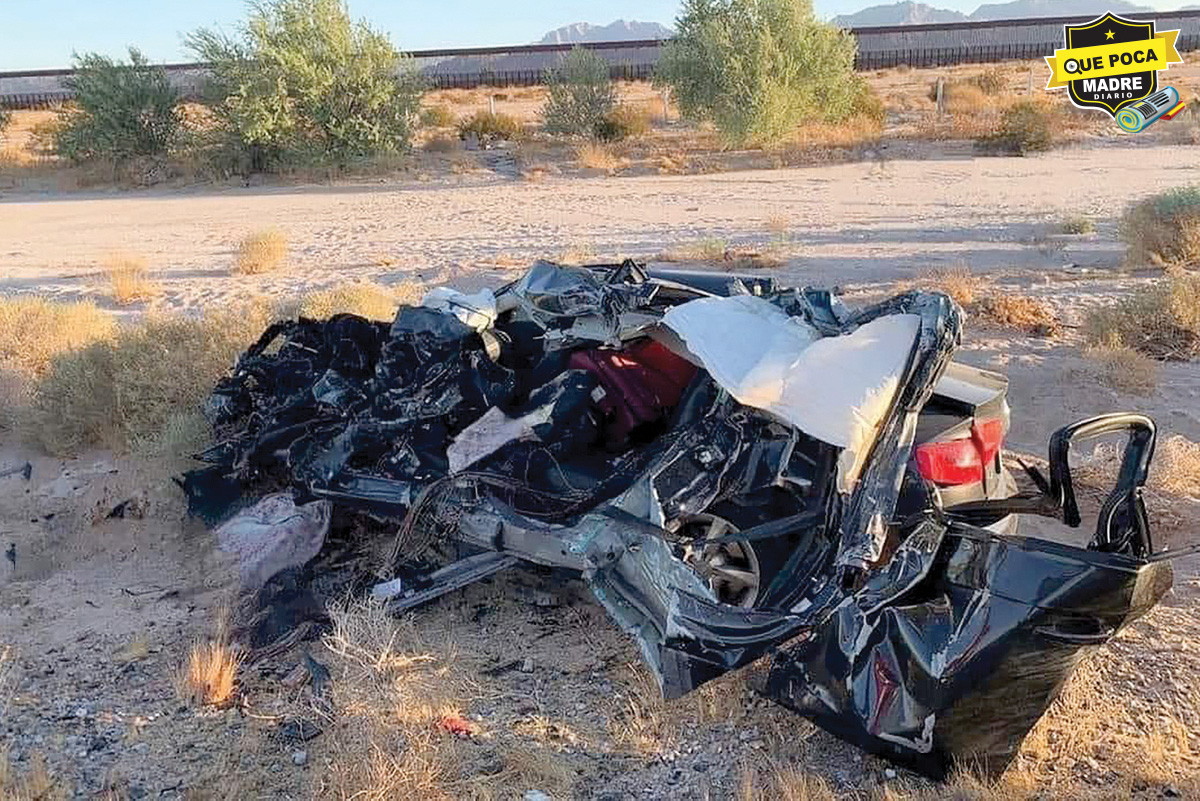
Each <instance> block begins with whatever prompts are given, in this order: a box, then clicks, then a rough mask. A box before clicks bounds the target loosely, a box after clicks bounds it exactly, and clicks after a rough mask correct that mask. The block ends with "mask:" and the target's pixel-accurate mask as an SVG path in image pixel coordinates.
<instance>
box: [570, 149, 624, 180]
mask: <svg viewBox="0 0 1200 801" xmlns="http://www.w3.org/2000/svg"><path fill="white" fill-rule="evenodd" d="M575 161H576V162H578V164H579V166H580V167H583V168H584V169H586V170H604V171H605V172H610V173H611V172H614V171H616V170H619V169H621V168H622V167H624V166H626V164H627V162H626V161H625V159H622V158H621V157H620V156H618V155H617V154H616V151H614V150H613V148H612V146H611V145H606V144H604V143H603V142H583V143H582V144H580V145H578V146H577V147H576V148H575Z"/></svg>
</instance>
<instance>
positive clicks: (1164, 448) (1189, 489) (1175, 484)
mask: <svg viewBox="0 0 1200 801" xmlns="http://www.w3.org/2000/svg"><path fill="white" fill-rule="evenodd" d="M1156 457H1157V458H1156V459H1155V462H1154V467H1153V468H1151V476H1152V478H1153V479H1154V482H1153V483H1154V484H1155V486H1156V487H1159V488H1161V489H1163V490H1165V491H1166V492H1170V493H1173V494H1175V495H1187V496H1189V497H1192V498H1200V442H1191V441H1190V440H1187V439H1184V438H1183V437H1181V436H1174V437H1171V438H1170V439H1168V440H1166V441H1165V442H1160V443H1159V447H1158V451H1157V453H1156Z"/></svg>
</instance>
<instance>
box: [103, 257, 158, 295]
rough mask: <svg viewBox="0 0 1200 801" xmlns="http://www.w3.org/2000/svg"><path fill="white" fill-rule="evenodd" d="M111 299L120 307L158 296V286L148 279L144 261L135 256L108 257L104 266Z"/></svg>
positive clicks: (148, 273)
mask: <svg viewBox="0 0 1200 801" xmlns="http://www.w3.org/2000/svg"><path fill="white" fill-rule="evenodd" d="M104 274H105V275H106V276H107V278H108V284H109V290H110V291H111V293H112V298H113V300H115V301H116V302H117V303H119V304H120V305H122V306H126V305H128V304H130V303H137V302H138V301H143V300H149V299H150V298H152V297H154V296H155V295H156V294H158V285H157V284H155V283H154V281H152V280H151V279H150V270H149V268H148V267H147V266H146V260H145V259H142V258H138V257H136V256H116V255H114V256H110V257H109V258H108V259H107V260H106V261H105V264H104Z"/></svg>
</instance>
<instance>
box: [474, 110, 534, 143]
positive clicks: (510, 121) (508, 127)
mask: <svg viewBox="0 0 1200 801" xmlns="http://www.w3.org/2000/svg"><path fill="white" fill-rule="evenodd" d="M523 131H524V129H523V128H522V127H521V123H520V121H518V120H517V118H516V117H512V116H510V115H508V114H504V113H501V112H499V111H497V112H496V113H494V114H493V113H492V112H490V111H477V112H475V113H474V114H472V115H471V116H470V117H467V118H466V119H465V120H462V121H461V122H459V124H458V136H459V138H460V139H467V138H468V137H470V136H471V134H474V135H475V136H476V137H477V138H478V139H479V141H480V142H489V141H493V140H496V139H506V140H507V139H518V138H520V136H521V134H522V133H523Z"/></svg>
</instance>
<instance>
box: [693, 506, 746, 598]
mask: <svg viewBox="0 0 1200 801" xmlns="http://www.w3.org/2000/svg"><path fill="white" fill-rule="evenodd" d="M740 530H741V529H739V528H738V527H737V526H735V525H734V524H733V523H731V522H730V521H728V520H726V519H725V518H723V517H720V516H718V515H715V514H707V513H706V514H698V515H691V516H689V517H685V518H682V519H681V520H680V521H679V525H678V528H677V529H676V532H675V533H676V536H677V537H678V539H679V542H680V543H681V545H682V546H683V561H684V562H686V563H687V564H688V565H689V566H690V567H691V568H692V569H693V570H695V571H696V572H697V573H699V574H700V576H701V577H702V578H703V579H704V580H705V581H707V582H708V586H709V587H711V588H712V591H713V595H715V596H716V597H717V600H718V601H720V602H721V603H723V604H728V605H729V606H740V607H743V608H747V609H748V608H750V607H752V606H754V604H755V602H756V601H757V600H758V593H759V589H760V587H761V586H762V568H761V566H760V563H759V559H758V554H757V553H756V552H755V550H754V546H753V545H752V544H751V543H749V542H715V543H714V542H711V541H713V540H719V539H721V538H723V537H727V536H729V535H730V534H737V533H738V532H739V531H740Z"/></svg>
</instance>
